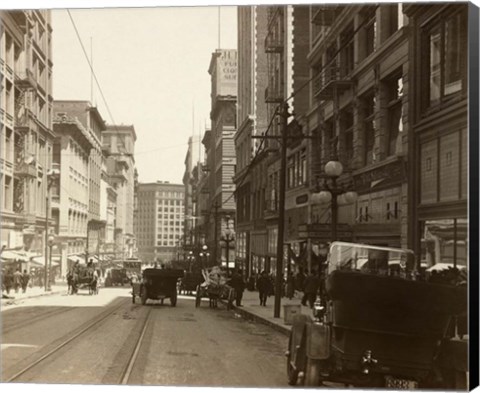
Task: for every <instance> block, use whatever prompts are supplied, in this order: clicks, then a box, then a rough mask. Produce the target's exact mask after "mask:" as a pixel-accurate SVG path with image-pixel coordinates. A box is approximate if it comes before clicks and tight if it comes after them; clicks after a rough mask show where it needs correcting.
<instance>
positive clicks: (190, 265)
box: [187, 251, 195, 272]
mask: <svg viewBox="0 0 480 393" xmlns="http://www.w3.org/2000/svg"><path fill="white" fill-rule="evenodd" d="M194 259H195V257H194V256H193V251H190V252H189V253H188V256H187V260H188V271H189V272H191V271H192V262H193V261H194Z"/></svg>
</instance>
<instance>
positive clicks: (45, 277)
mask: <svg viewBox="0 0 480 393" xmlns="http://www.w3.org/2000/svg"><path fill="white" fill-rule="evenodd" d="M48 192H49V190H48V189H47V197H46V211H45V272H44V273H45V274H44V280H45V285H44V287H45V292H46V291H48V278H49V277H48V276H49V275H48V210H49V209H50V198H49V196H48Z"/></svg>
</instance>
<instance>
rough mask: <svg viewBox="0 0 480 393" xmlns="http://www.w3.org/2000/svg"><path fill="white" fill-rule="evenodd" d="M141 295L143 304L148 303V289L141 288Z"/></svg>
mask: <svg viewBox="0 0 480 393" xmlns="http://www.w3.org/2000/svg"><path fill="white" fill-rule="evenodd" d="M140 297H141V298H142V304H143V305H145V304H147V299H148V298H147V290H146V289H145V288H141V289H140Z"/></svg>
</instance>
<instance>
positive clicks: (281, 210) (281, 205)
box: [273, 102, 288, 318]
mask: <svg viewBox="0 0 480 393" xmlns="http://www.w3.org/2000/svg"><path fill="white" fill-rule="evenodd" d="M280 117H281V119H282V120H281V121H282V127H281V131H280V132H281V133H282V135H281V138H282V139H281V156H280V157H281V158H280V184H279V193H280V195H279V198H278V233H277V269H276V275H275V304H274V312H273V317H274V318H280V302H281V298H282V282H283V280H282V278H283V232H284V226H285V177H286V172H287V125H288V123H287V122H288V103H286V102H285V103H283V105H282V108H281V111H280Z"/></svg>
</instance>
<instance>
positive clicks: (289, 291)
mask: <svg viewBox="0 0 480 393" xmlns="http://www.w3.org/2000/svg"><path fill="white" fill-rule="evenodd" d="M285 292H286V295H287V298H288V299H290V300H291V299H293V295H294V293H295V282H294V278H293V273H292V272H291V271H290V272H288V273H287V285H286V289H285Z"/></svg>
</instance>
